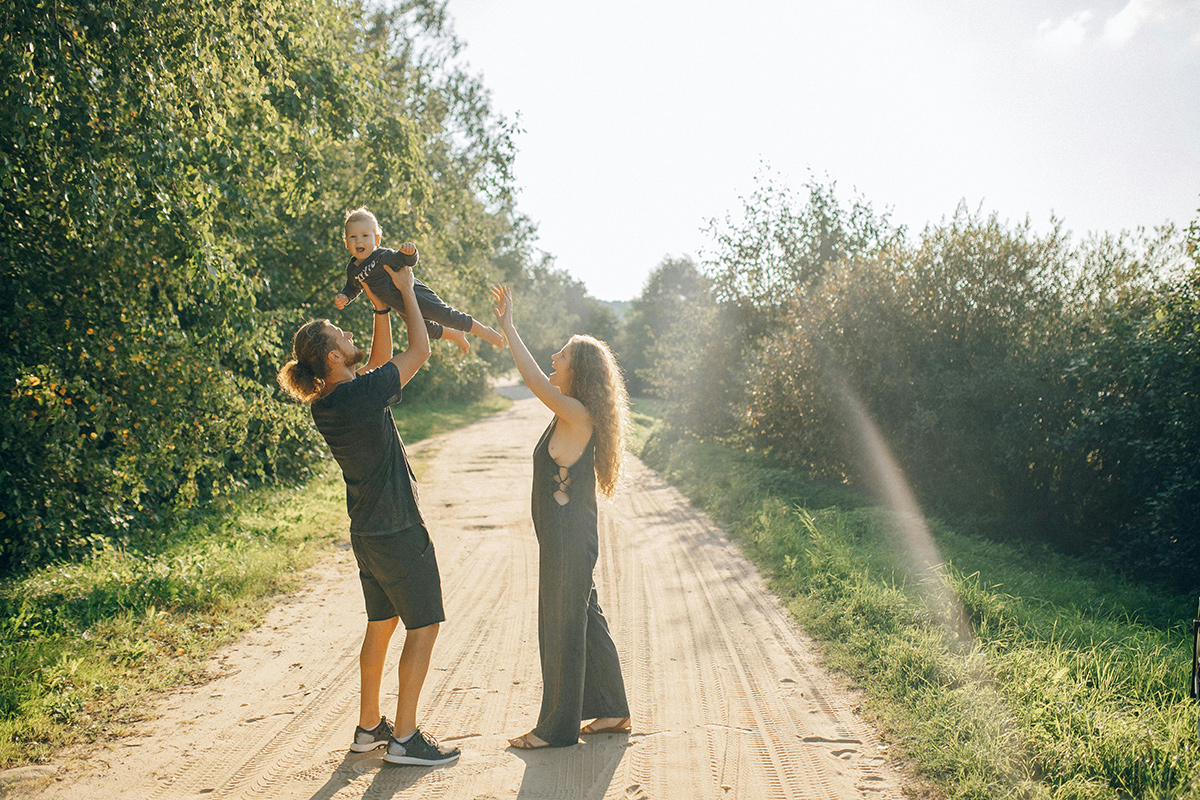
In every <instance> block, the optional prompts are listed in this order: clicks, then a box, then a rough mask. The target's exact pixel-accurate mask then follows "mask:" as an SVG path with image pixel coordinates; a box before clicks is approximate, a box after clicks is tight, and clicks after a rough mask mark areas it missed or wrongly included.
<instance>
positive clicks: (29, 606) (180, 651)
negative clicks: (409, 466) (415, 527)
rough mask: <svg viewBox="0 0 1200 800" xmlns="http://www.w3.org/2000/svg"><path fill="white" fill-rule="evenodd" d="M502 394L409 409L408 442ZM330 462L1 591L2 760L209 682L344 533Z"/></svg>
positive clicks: (136, 713) (107, 725)
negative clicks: (212, 658) (223, 652)
mask: <svg viewBox="0 0 1200 800" xmlns="http://www.w3.org/2000/svg"><path fill="white" fill-rule="evenodd" d="M509 403H510V401H507V400H505V399H503V398H500V397H498V396H492V397H489V398H487V399H485V400H483V401H480V402H477V403H471V404H460V405H455V404H439V405H436V406H434V405H425V406H420V405H418V406H405V407H404V413H403V414H402V415H398V416H399V419H400V422H401V429H402V431H403V435H404V439H405V441H406V442H409V443H411V442H415V441H418V440H420V439H422V438H425V437H427V436H430V435H433V434H435V433H439V432H441V431H443V430H448V429H449V428H451V427H456V426H459V425H464V424H467V423H469V422H471V421H473V420H475V419H478V418H480V417H482V416H485V415H487V414H490V413H493V412H495V411H497V410H499V409H501V408H504V407H505V406H507V405H508V404H509ZM345 508H346V507H345V489H344V485H343V483H342V480H341V476H340V473H339V472H338V470H337V467H336V465H334V464H333V463H332V462H329V464H328V465H327V469H326V470H325V471H324V472H323V473H322V474H320V475H318V477H316V478H314V479H313V480H311V481H309V482H308V483H306V484H304V485H302V486H296V487H275V488H269V489H261V490H255V491H245V492H242V493H241V494H238V495H234V496H231V497H228V498H223V499H222V500H221V501H220V502H219V503H214V504H213V505H211V506H210V507H209V508H207V509H205V510H204V511H203V512H202V513H199V514H196V515H194V516H193V517H191V518H189V519H187V520H181V521H179V522H178V523H177V524H176V525H175V526H174V527H172V528H170V529H166V530H162V531H155V532H148V533H147V534H146V535H145V536H144V537H143V539H144V544H143V545H142V546H140V547H139V548H138V549H136V550H119V549H115V548H112V547H109V548H107V549H104V550H102V551H100V552H97V553H96V554H95V555H94V556H93V557H91V558H90V559H87V560H83V561H75V562H63V563H59V564H54V565H51V566H48V567H45V568H42V569H38V570H36V571H34V572H31V573H29V574H26V575H23V576H19V577H17V578H15V579H13V580H11V581H9V582H7V583H6V584H4V585H3V586H2V587H0V767H6V766H12V765H15V764H21V763H26V762H31V761H40V760H45V759H46V758H48V757H49V756H50V754H51V753H53V752H54V751H55V750H56V749H57V748H59V747H61V746H62V745H64V744H66V743H76V742H79V741H81V740H84V741H86V740H90V739H95V738H99V737H102V736H106V735H112V734H119V733H120V732H121V731H122V730H123V729H124V727H125V726H126V725H127V724H128V723H130V722H132V721H135V720H137V719H139V718H141V717H142V715H143V714H144V713H145V702H144V700H145V697H146V695H147V693H149V692H153V691H156V690H163V689H167V688H169V687H171V686H175V685H178V684H180V683H183V682H187V681H191V680H201V679H203V677H204V663H205V656H206V655H208V654H209V653H211V652H212V651H213V650H214V649H215V648H216V647H218V646H220V645H221V644H224V643H226V642H229V641H231V640H232V639H234V638H235V637H236V636H237V635H238V634H239V633H241V632H242V631H244V630H246V629H247V628H250V627H252V626H254V625H255V624H257V623H258V622H259V621H260V620H261V618H262V616H263V614H264V613H265V612H266V610H267V609H269V607H270V604H271V598H272V597H273V596H274V595H276V594H277V593H279V592H281V591H286V590H287V589H289V588H292V587H294V586H295V585H297V583H298V582H300V581H301V580H302V579H303V578H302V575H301V573H302V571H303V570H304V569H305V568H306V567H308V566H310V565H311V564H313V563H314V562H315V561H316V560H317V559H318V558H320V557H321V555H323V554H324V553H326V552H328V551H329V550H330V548H331V547H332V545H333V544H334V543H335V542H336V541H338V540H340V539H343V538H345V534H346V530H347V522H346V511H345Z"/></svg>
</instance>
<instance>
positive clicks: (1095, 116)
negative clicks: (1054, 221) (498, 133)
mask: <svg viewBox="0 0 1200 800" xmlns="http://www.w3.org/2000/svg"><path fill="white" fill-rule="evenodd" d="M447 8H448V11H449V13H450V16H451V18H452V20H453V25H454V30H455V32H456V33H457V35H458V36H459V38H460V39H461V40H462V41H463V42H464V43H465V45H466V47H465V48H464V51H463V54H462V59H463V60H464V61H465V62H466V63H467V65H468V68H469V71H471V72H472V73H474V74H477V75H480V76H482V80H483V83H484V85H485V86H486V87H487V88H488V89H489V90H490V91H491V93H492V102H493V106H494V108H495V109H496V110H497V111H498V112H499V113H500V114H502V115H504V116H506V117H508V118H510V119H512V118H514V117H516V116H518V115H519V123H520V127H521V129H522V133H520V134H519V135H518V137H517V139H516V143H517V148H518V155H517V161H516V179H517V185H518V188H519V194H518V201H517V202H518V209H519V210H520V211H521V212H523V213H524V214H526V215H527V216H529V217H530V218H531V219H532V220H533V221H534V222H535V223H536V224H537V226H538V246H539V247H540V249H542V250H543V251H545V252H547V253H550V254H551V255H553V256H554V257H555V259H556V264H557V266H558V267H560V268H564V269H566V270H567V271H568V272H570V273H571V274H572V275H573V276H574V277H575V278H577V279H579V280H581V281H583V282H584V283H585V284H586V285H587V287H588V290H589V291H590V293H591V294H592V295H593V296H595V297H597V298H599V299H602V300H628V299H631V298H633V297H636V296H637V295H638V294H640V292H641V290H642V288H643V286H644V284H645V281H646V278H647V277H648V275H649V273H650V272H651V270H653V269H654V267H655V266H656V265H657V264H658V263H659V262H660V261H661V260H662V259H663V258H664V257H665V256H667V255H673V256H678V255H690V256H692V257H693V258H696V259H698V260H702V259H703V258H704V256H705V254H706V253H709V254H711V253H712V251H713V245H712V238H711V236H710V235H709V234H707V233H706V232H705V228H706V227H707V226H708V223H709V222H710V221H711V220H714V219H716V220H723V219H724V218H725V217H726V216H727V215H731V214H732V215H734V216H736V215H738V214H739V212H740V209H741V207H742V203H741V199H740V198H742V197H745V196H748V195H749V194H750V193H751V192H752V191H753V190H754V187H755V178H756V176H760V175H765V174H767V171H768V170H769V172H770V174H771V175H772V177H773V179H774V180H775V182H776V183H782V184H783V185H786V186H788V187H789V188H791V189H793V190H796V191H797V192H799V191H801V190H802V186H803V184H804V183H805V182H806V181H807V180H808V178H809V174H810V171H811V172H812V174H814V175H815V176H816V177H817V178H818V179H821V180H822V181H823V180H824V179H825V178H826V177H827V178H828V179H830V180H833V181H836V182H837V190H838V195H839V197H841V198H842V200H843V201H844V202H846V201H849V200H850V199H852V198H853V197H854V196H856V195H861V196H862V197H863V198H864V199H865V200H866V201H868V202H870V203H871V205H872V206H873V207H874V208H875V210H876V211H885V210H890V211H891V212H892V217H893V220H894V221H895V222H898V223H902V224H905V225H907V226H909V227H910V229H915V230H916V231H919V230H920V229H921V228H923V227H924V226H925V224H926V223H927V222H932V223H937V222H939V221H940V220H942V219H943V218H946V217H948V216H950V215H952V214H953V213H954V210H955V208H956V206H958V204H959V203H960V202H966V204H967V205H968V206H969V207H970V208H972V209H975V208H980V207H981V208H982V210H983V211H984V212H988V213H990V212H993V211H994V212H996V213H998V214H999V215H1000V217H1001V218H1002V219H1005V220H1009V221H1011V222H1013V223H1017V222H1020V221H1023V220H1024V219H1025V218H1026V217H1027V216H1028V217H1029V219H1030V220H1031V221H1032V223H1033V225H1034V226H1035V228H1037V229H1038V230H1045V229H1046V228H1048V226H1049V221H1050V217H1051V214H1055V215H1057V216H1058V217H1059V218H1061V219H1062V220H1063V221H1064V223H1065V226H1066V228H1067V229H1068V230H1070V231H1072V232H1073V233H1074V235H1075V237H1076V239H1077V240H1078V239H1079V238H1081V237H1082V235H1084V234H1086V233H1088V232H1090V231H1112V232H1116V231H1119V230H1122V229H1132V228H1135V227H1137V226H1146V227H1153V226H1156V225H1161V224H1162V223H1164V222H1167V221H1172V222H1175V223H1178V224H1180V225H1183V226H1186V225H1187V224H1188V223H1189V222H1191V221H1192V220H1193V219H1195V218H1196V217H1197V216H1198V214H1197V209H1200V0H1000V1H999V2H982V0H907V1H906V2H896V0H825V1H824V2H819V3H818V2H810V1H809V0H737V1H736V2H735V1H734V0H607V2H603V3H574V2H564V1H563V0H449V3H448V6H447Z"/></svg>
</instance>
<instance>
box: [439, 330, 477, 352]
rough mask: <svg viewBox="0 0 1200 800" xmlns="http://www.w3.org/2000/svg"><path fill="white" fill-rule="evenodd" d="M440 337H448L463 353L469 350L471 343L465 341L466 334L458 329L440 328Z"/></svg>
mask: <svg viewBox="0 0 1200 800" xmlns="http://www.w3.org/2000/svg"><path fill="white" fill-rule="evenodd" d="M442 338H443V339H449V340H450V341H452V342H454V343H455V344H456V345H458V349H459V350H462V351H463V354H464V355H465V354H466V353H469V352H471V343H470V342H468V341H467V335H466V334H465V333H463V332H462V331H460V330H455V329H454V328H442Z"/></svg>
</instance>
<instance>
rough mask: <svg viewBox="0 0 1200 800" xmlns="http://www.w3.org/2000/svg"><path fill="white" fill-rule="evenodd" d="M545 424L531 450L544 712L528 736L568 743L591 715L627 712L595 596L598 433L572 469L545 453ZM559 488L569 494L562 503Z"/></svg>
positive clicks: (614, 654)
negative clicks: (596, 441)
mask: <svg viewBox="0 0 1200 800" xmlns="http://www.w3.org/2000/svg"><path fill="white" fill-rule="evenodd" d="M556 422H557V418H555V421H554V422H551V423H550V426H549V427H548V428H546V432H545V433H543V434H542V438H541V439H540V440H539V441H538V443H537V447H535V448H534V451H533V508H532V513H533V528H534V531H535V532H536V534H537V538H538V647H539V649H540V651H541V656H542V709H541V713H540V714H539V715H538V723H537V726H536V727H534V729H533V733H534V734H535V735H536V736H538V737H539V738H540V739H542V740H543V741H545V742H547V743H549V744H551V745H555V746H559V747H565V746H567V745H572V744H575V743H576V742H578V741H579V724H580V722H582V721H583V720H585V719H591V718H593V717H627V716H629V702H628V700H627V699H626V697H625V681H624V680H623V679H622V678H621V663H620V660H619V658H618V657H617V647H616V645H615V644H614V643H613V640H612V636H611V635H610V634H609V631H608V622H607V621H606V620H605V619H604V612H603V611H602V610H601V609H600V603H599V602H598V599H597V596H596V584H595V582H594V581H593V579H592V570H593V569H594V568H595V566H596V557H597V555H598V553H599V542H598V538H597V531H596V468H595V448H594V441H595V436H593V437H592V439H591V440H589V441H588V444H587V447H586V448H585V449H584V451H583V455H581V456H580V457H579V460H578V461H576V462H575V463H574V464H572V465H571V466H570V467H569V468H568V467H562V466H560V465H559V464H558V463H557V462H555V461H554V459H553V458H552V457H551V456H550V436H551V435H552V434H553V433H554V426H555V423H556ZM556 491H561V492H564V493H565V494H566V497H567V502H566V504H564V505H560V504H559V501H558V500H556V499H555V497H554V494H555V492H556Z"/></svg>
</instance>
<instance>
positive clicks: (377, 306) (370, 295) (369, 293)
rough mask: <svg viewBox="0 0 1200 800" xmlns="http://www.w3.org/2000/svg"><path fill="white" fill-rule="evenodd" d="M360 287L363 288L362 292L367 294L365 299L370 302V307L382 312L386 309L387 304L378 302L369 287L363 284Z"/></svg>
mask: <svg viewBox="0 0 1200 800" xmlns="http://www.w3.org/2000/svg"><path fill="white" fill-rule="evenodd" d="M362 287H363V291H364V292H366V293H367V299H368V300H370V301H371V305H373V306H375V310H376V311H383V310H384V309H385V308H387V307H388V304H387V303H385V302H383V301H382V300H380V299H379V298H378V297H376V296H375V293H374V292H372V291H371V287H370V286H367V285H366V284H365V283H364V284H363V285H362Z"/></svg>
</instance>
